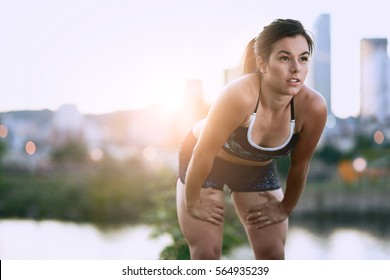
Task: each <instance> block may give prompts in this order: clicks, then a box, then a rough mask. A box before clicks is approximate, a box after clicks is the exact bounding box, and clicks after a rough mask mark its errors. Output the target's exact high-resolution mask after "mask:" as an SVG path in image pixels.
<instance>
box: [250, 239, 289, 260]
mask: <svg viewBox="0 0 390 280" xmlns="http://www.w3.org/2000/svg"><path fill="white" fill-rule="evenodd" d="M255 257H256V259H257V260H283V259H284V244H282V243H277V244H269V245H264V246H261V247H260V248H257V249H256V250H255Z"/></svg>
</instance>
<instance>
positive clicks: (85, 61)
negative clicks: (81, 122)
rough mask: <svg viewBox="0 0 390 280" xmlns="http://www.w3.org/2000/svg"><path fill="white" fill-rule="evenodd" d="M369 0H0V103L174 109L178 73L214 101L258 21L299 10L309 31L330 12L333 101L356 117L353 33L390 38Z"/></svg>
mask: <svg viewBox="0 0 390 280" xmlns="http://www.w3.org/2000/svg"><path fill="white" fill-rule="evenodd" d="M370 3H371V5H370V9H371V11H370V14H372V15H373V16H372V17H370V16H368V15H367V10H366V6H365V5H364V3H356V4H354V7H353V10H354V13H353V14H350V13H348V12H349V10H350V4H349V5H347V4H336V3H333V2H332V1H318V2H315V3H314V2H311V1H303V0H300V1H296V2H294V6H291V5H290V3H289V2H285V1H281V5H277V6H278V7H273V6H275V5H273V6H272V5H268V4H267V3H261V1H254V0H245V1H229V2H226V1H213V2H211V3H210V2H207V1H196V2H193V1H188V2H187V1H186V2H185V4H184V3H181V2H180V1H174V0H170V1H153V0H148V1H145V2H142V3H139V2H133V1H123V2H122V1H119V2H117V3H116V4H114V3H112V2H109V1H102V2H100V3H96V2H95V1H82V2H81V3H79V2H78V1H56V2H55V3H50V2H49V3H47V2H45V1H34V3H30V2H28V1H23V0H20V1H15V2H10V1H8V2H5V1H3V2H1V3H0V35H1V36H2V38H3V39H4V40H3V42H4V43H2V44H1V45H0V100H1V104H0V111H10V110H25V109H28V110H36V109H38V110H39V109H50V110H56V109H57V108H59V107H60V106H61V105H62V104H69V103H71V104H75V105H76V106H77V107H78V108H79V110H80V111H81V112H82V113H107V112H111V111H115V110H126V109H137V108H144V107H146V106H150V105H152V104H161V105H163V106H166V107H169V108H177V107H178V106H180V104H181V102H182V101H183V100H182V99H183V94H184V87H185V82H186V81H187V80H193V79H198V80H202V81H203V84H204V92H205V98H206V100H207V101H211V100H213V99H214V98H215V96H216V95H217V94H219V92H220V90H221V89H222V87H223V71H224V70H225V69H229V68H234V67H237V65H238V64H239V62H240V59H241V55H242V53H243V50H244V48H245V45H246V43H247V42H248V41H249V40H250V38H252V37H254V36H256V35H257V34H258V32H259V31H260V30H261V28H262V26H264V25H267V24H269V23H270V22H271V21H272V20H273V19H275V18H296V19H299V20H300V21H301V22H302V23H303V24H304V26H305V27H306V29H308V30H309V31H313V29H314V23H315V20H316V19H317V18H318V17H319V16H320V15H321V14H324V13H325V14H327V13H328V14H330V18H331V34H332V35H331V42H332V45H331V52H332V55H331V59H332V62H331V66H332V73H331V76H332V77H331V80H332V89H331V91H332V97H331V98H332V102H334V104H332V107H333V108H334V110H335V111H334V113H335V114H336V115H337V116H339V117H348V116H356V115H357V114H358V112H359V110H360V104H359V100H360V81H359V78H360V40H361V39H363V38H389V37H390V36H389V35H390V31H389V30H386V29H388V28H386V26H388V24H386V21H387V20H388V19H387V18H388V17H386V16H385V15H386V11H385V9H383V7H384V6H383V5H384V4H383V3H382V2H381V1H377V0H374V1H371V2H370ZM343 5H344V6H343ZM20 7H22V8H20ZM345 15H348V20H346V19H345ZM374 15H375V16H374ZM363 16H365V19H367V18H368V19H367V20H365V21H364V22H363V21H361V20H360V19H361V18H362V17H363ZM152 19H153V20H152ZM346 104H348V106H346Z"/></svg>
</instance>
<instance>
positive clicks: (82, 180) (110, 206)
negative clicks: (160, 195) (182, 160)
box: [0, 161, 158, 223]
mask: <svg viewBox="0 0 390 280" xmlns="http://www.w3.org/2000/svg"><path fill="white" fill-rule="evenodd" d="M154 180H158V178H153V176H150V172H149V171H147V169H146V168H145V167H144V165H143V164H142V163H140V162H139V161H129V162H122V163H115V162H111V161H106V162H101V163H98V164H95V165H86V164H82V165H81V164H74V165H73V168H70V169H69V168H68V169H64V168H61V169H58V170H52V171H51V172H50V173H47V174H45V173H41V174H33V173H28V172H26V171H21V170H7V172H5V173H4V176H3V180H2V181H1V182H0V216H1V217H20V218H34V219H48V218H50V219H60V220H72V221H89V222H95V223H134V222H139V221H140V220H141V219H142V216H143V213H144V212H145V211H146V210H147V209H148V208H150V207H152V205H151V203H152V202H151V200H150V195H149V193H150V186H151V182H153V181H154Z"/></svg>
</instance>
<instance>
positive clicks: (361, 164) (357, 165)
mask: <svg viewBox="0 0 390 280" xmlns="http://www.w3.org/2000/svg"><path fill="white" fill-rule="evenodd" d="M352 165H353V168H354V169H355V170H356V171H357V172H363V171H364V170H365V169H366V167H367V161H366V160H365V159H364V158H361V157H359V158H356V159H355V160H354V161H353V163H352Z"/></svg>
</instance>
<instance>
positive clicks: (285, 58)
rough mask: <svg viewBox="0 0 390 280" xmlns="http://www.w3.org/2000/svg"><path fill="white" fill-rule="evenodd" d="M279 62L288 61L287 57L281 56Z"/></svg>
mask: <svg viewBox="0 0 390 280" xmlns="http://www.w3.org/2000/svg"><path fill="white" fill-rule="evenodd" d="M280 60H283V61H287V60H288V57H287V56H282V57H281V58H280Z"/></svg>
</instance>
